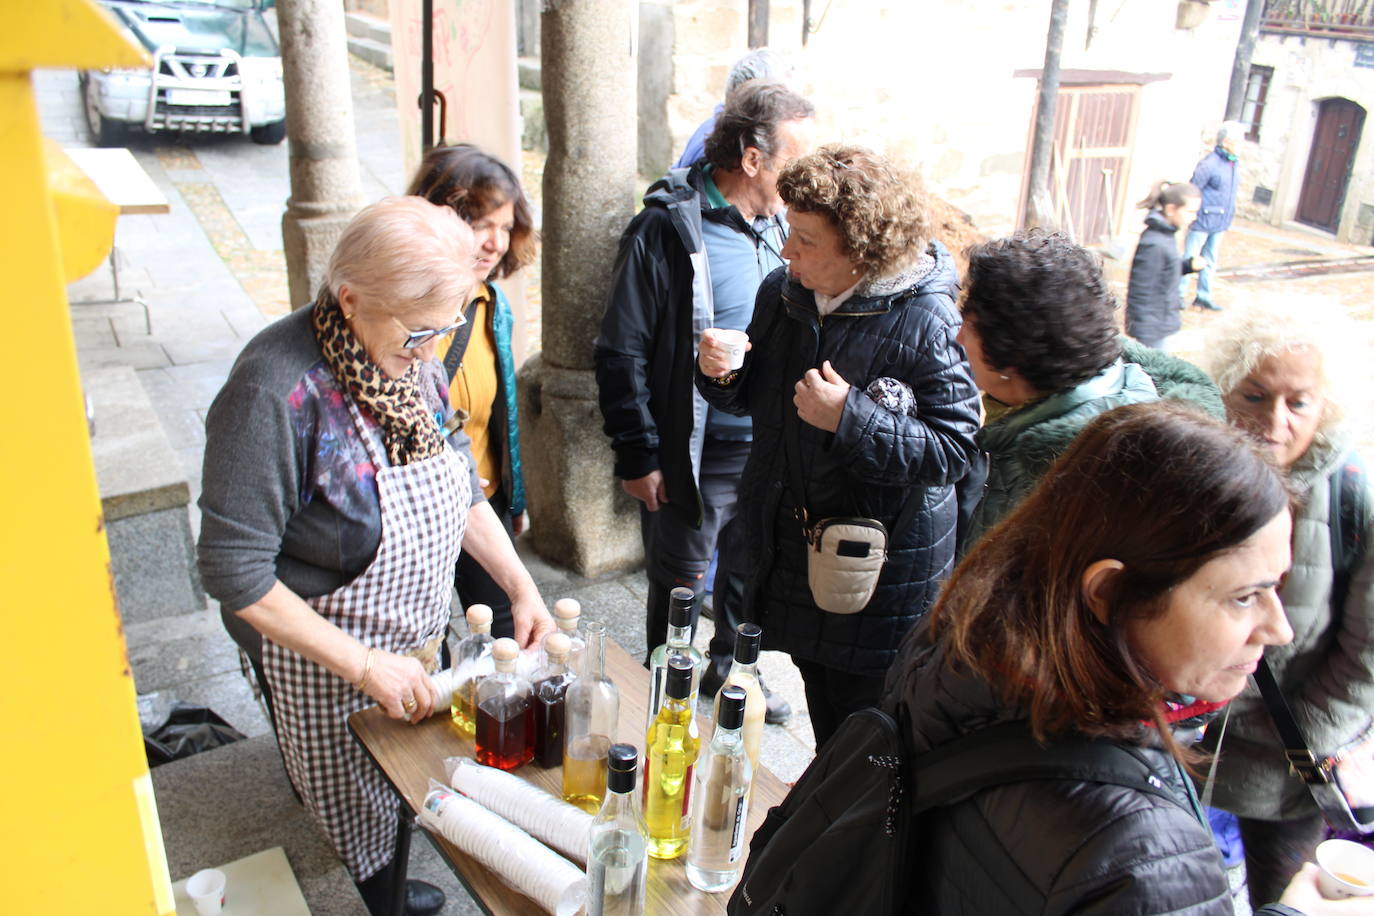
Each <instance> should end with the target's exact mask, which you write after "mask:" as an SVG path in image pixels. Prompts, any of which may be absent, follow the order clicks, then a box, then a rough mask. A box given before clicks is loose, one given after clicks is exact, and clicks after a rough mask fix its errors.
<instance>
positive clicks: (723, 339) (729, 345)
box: [713, 328, 749, 372]
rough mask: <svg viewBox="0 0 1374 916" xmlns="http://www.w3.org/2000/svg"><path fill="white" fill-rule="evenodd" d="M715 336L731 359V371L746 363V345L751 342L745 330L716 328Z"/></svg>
mask: <svg viewBox="0 0 1374 916" xmlns="http://www.w3.org/2000/svg"><path fill="white" fill-rule="evenodd" d="M713 336H714V337H715V339H716V343H718V344H720V346H721V347H722V348H724V350H725V352H726V357H727V358H728V359H729V360H730V367H729V368H730V371H731V372H733V371H735V370H736V369H738V368H739V367H740V366H743V365H744V345H745V344H747V343H749V335H748V334H746V333H744V332H743V331H731V330H729V329H727V328H716V329H715V333H714V335H713Z"/></svg>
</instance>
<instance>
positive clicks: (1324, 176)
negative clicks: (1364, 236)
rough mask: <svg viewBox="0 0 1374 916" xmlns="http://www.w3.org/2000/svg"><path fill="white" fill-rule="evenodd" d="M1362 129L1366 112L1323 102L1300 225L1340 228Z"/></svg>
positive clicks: (1305, 178)
mask: <svg viewBox="0 0 1374 916" xmlns="http://www.w3.org/2000/svg"><path fill="white" fill-rule="evenodd" d="M1363 128H1364V109H1363V108H1361V107H1360V106H1359V105H1356V104H1355V103H1354V102H1352V101H1350V100H1349V99H1326V100H1324V101H1323V102H1322V103H1321V106H1320V108H1319V109H1318V114H1317V129H1316V132H1314V133H1313V135H1312V151H1311V152H1310V153H1309V154H1308V156H1307V173H1306V175H1304V176H1303V179H1302V196H1301V197H1299V198H1298V213H1297V219H1298V222H1300V223H1307V224H1308V225H1309V226H1316V227H1318V228H1320V229H1326V230H1328V231H1331V232H1335V231H1336V229H1337V228H1338V227H1339V226H1340V222H1341V205H1342V204H1344V203H1345V189H1346V186H1347V185H1348V184H1349V183H1350V170H1351V168H1353V166H1354V164H1355V149H1356V147H1358V146H1359V144H1360V131H1361V130H1362V129H1363Z"/></svg>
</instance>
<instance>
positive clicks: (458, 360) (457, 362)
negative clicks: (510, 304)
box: [444, 296, 496, 384]
mask: <svg viewBox="0 0 1374 916" xmlns="http://www.w3.org/2000/svg"><path fill="white" fill-rule="evenodd" d="M492 308H493V309H495V308H496V297H495V296H493V297H492ZM476 315H477V300H476V299H473V300H472V301H471V302H469V303H468V307H467V308H465V309H463V324H462V326H461V327H460V328H458V330H456V331H454V332H453V340H452V341H451V342H450V343H449V345H448V352H447V353H445V354H444V374H445V376H447V378H448V381H449V384H453V377H454V376H456V375H457V374H458V367H459V366H461V365H462V364H463V355H464V354H465V353H467V351H468V340H469V339H470V338H471V337H472V322H473V319H474V318H475V317H476Z"/></svg>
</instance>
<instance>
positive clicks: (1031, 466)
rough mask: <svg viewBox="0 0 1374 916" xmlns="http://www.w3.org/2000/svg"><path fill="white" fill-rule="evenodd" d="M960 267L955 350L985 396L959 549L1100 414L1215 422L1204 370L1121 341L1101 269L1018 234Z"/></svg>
mask: <svg viewBox="0 0 1374 916" xmlns="http://www.w3.org/2000/svg"><path fill="white" fill-rule="evenodd" d="M968 258H969V267H968V279H967V282H966V284H965V292H964V304H963V312H964V325H963V328H962V330H960V332H959V342H960V343H961V344H963V345H964V348H965V349H966V350H967V351H968V359H969V363H970V365H972V367H973V377H974V378H975V379H976V380H977V382H978V387H979V388H980V389H982V391H983V394H984V398H983V404H984V407H985V409H986V420H985V425H984V427H983V428H982V429H980V430H979V431H978V445H979V447H980V448H981V449H982V450H983V451H984V452H985V453H986V454H987V461H988V469H987V483H986V485H985V489H984V492H983V496H982V500H981V502H979V503H978V505H977V507H976V508H975V509H974V510H973V514H972V519H971V521H970V523H969V528H968V531H967V532H963V531H961V532H960V537H961V541H962V546H963V547H967V546H968V545H970V544H972V543H973V542H974V541H976V540H978V538H980V537H981V536H982V535H983V533H985V532H986V531H987V530H988V529H989V528H991V527H992V526H993V525H995V524H996V523H997V522H998V521H999V520H1000V519H1001V518H1002V517H1003V516H1004V515H1006V514H1007V512H1008V511H1010V510H1011V509H1012V508H1013V507H1014V506H1015V505H1016V504H1017V503H1019V502H1020V501H1021V499H1022V498H1023V497H1024V496H1025V495H1026V494H1027V493H1029V492H1030V490H1031V488H1032V487H1033V486H1034V485H1035V481H1036V480H1037V479H1038V478H1039V476H1040V474H1041V473H1042V472H1043V471H1044V470H1045V468H1047V467H1049V465H1050V464H1051V463H1052V462H1053V461H1054V459H1055V458H1057V457H1059V455H1060V454H1062V453H1063V451H1064V450H1065V449H1066V448H1068V446H1069V443H1070V442H1072V441H1073V438H1074V437H1075V436H1076V435H1078V433H1079V431H1080V430H1082V429H1083V427H1084V426H1086V425H1087V424H1088V421H1089V420H1091V419H1092V418H1093V417H1095V416H1097V415H1098V414H1100V413H1102V412H1104V411H1107V410H1111V409H1112V408H1113V407H1120V406H1122V405H1124V404H1136V403H1140V402H1143V401H1153V400H1156V399H1157V398H1159V397H1174V398H1181V399H1184V400H1189V401H1193V402H1195V403H1196V404H1197V405H1198V406H1201V407H1203V408H1205V409H1206V410H1208V411H1209V412H1210V413H1212V414H1214V415H1215V416H1217V417H1220V416H1222V408H1221V399H1220V397H1219V396H1218V394H1217V391H1216V387H1215V386H1214V385H1212V384H1211V382H1209V381H1208V380H1207V376H1206V375H1205V374H1204V373H1203V372H1202V370H1200V369H1198V368H1197V367H1196V366H1193V365H1192V364H1190V363H1186V362H1184V361H1183V360H1180V359H1176V358H1174V357H1171V356H1168V355H1167V354H1164V353H1161V352H1159V351H1157V350H1151V349H1149V348H1148V347H1144V346H1141V345H1139V344H1136V343H1134V342H1130V341H1123V340H1122V339H1121V337H1120V336H1119V332H1118V329H1117V322H1116V310H1117V302H1116V299H1115V298H1114V297H1113V296H1112V293H1111V291H1110V290H1109V289H1108V288H1107V281H1106V280H1105V279H1104V278H1103V276H1102V266H1101V263H1100V262H1099V261H1098V259H1097V256H1096V255H1094V254H1092V253H1091V252H1089V251H1087V250H1086V249H1084V248H1082V247H1080V246H1078V245H1075V244H1074V243H1073V242H1072V241H1071V240H1070V239H1069V238H1068V236H1065V235H1062V234H1060V233H1046V232H1042V231H1039V230H1030V231H1028V232H1018V233H1016V234H1015V235H1012V236H1010V237H1009V238H1004V239H998V240H996V241H992V242H985V243H983V244H980V245H974V246H972V247H971V248H969V250H968Z"/></svg>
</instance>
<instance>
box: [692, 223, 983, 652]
mask: <svg viewBox="0 0 1374 916" xmlns="http://www.w3.org/2000/svg"><path fill="white" fill-rule="evenodd" d="M931 254H932V255H933V256H934V257H935V261H936V263H935V268H934V270H933V271H931V272H930V273H929V274H927V275H926V277H925V278H924V279H921V280H919V281H916V282H915V283H914V284H913V285H911V286H909V287H908V288H905V289H897V290H896V291H894V292H891V293H887V294H882V295H856V296H854V297H853V298H851V299H849V300H848V301H846V302H845V303H844V304H843V305H841V306H840V307H839V309H837V310H836V311H835V312H834V313H833V314H831V315H829V316H827V317H825V318H824V319H821V318H820V316H819V315H818V313H817V311H816V303H815V298H814V297H813V296H812V294H811V292H810V291H809V290H807V289H805V288H804V287H802V286H801V285H800V284H799V283H797V282H796V281H794V280H790V279H789V278H788V277H787V274H786V271H785V270H784V269H781V268H780V269H779V270H777V271H775V272H774V273H772V274H771V275H770V276H769V277H768V278H767V279H766V280H765V281H764V282H763V285H762V286H761V287H760V288H759V294H758V299H757V301H756V303H755V305H754V319H753V322H752V323H751V324H750V326H749V338H750V340H751V341H752V342H753V349H752V350H750V351H749V352H748V353H747V354H746V355H745V362H744V367H743V369H742V370H741V372H740V374H739V376H738V378H737V379H736V380H735V381H734V382H733V383H732V384H730V385H728V386H721V385H717V384H715V383H714V382H713V381H712V380H710V379H708V378H707V377H706V376H704V375H702V374H701V372H700V370H699V369H698V370H697V385H698V388H699V390H700V391H701V393H702V395H703V396H704V397H705V398H706V399H707V400H708V401H710V402H711V403H712V404H714V405H715V406H717V407H719V408H721V409H723V410H727V411H730V412H732V413H737V414H747V415H749V416H750V417H752V418H753V422H754V448H753V451H752V453H751V454H750V457H749V463H748V465H747V466H746V467H745V469H744V477H743V480H742V482H741V487H740V499H741V504H740V510H739V511H740V515H741V517H742V518H743V520H744V524H745V532H746V538H745V542H746V544H747V549H748V550H749V551H750V553H749V556H748V558H747V560H748V565H747V566H746V567H745V568H746V569H747V570H749V576H750V581H749V586H748V591H747V596H746V607H747V613H749V615H750V617H751V619H753V620H756V621H757V622H758V623H759V625H760V626H762V627H763V642H764V647H765V648H769V649H779V650H782V651H784V652H788V653H790V654H792V655H793V656H796V657H798V658H801V659H805V660H807V661H812V662H816V663H819V664H822V665H825V666H827V667H831V668H836V669H839V670H842V671H851V672H855V673H863V674H868V675H875V674H881V673H882V672H883V671H885V670H886V669H887V666H888V665H889V664H891V663H892V660H893V659H894V658H895V657H896V653H897V647H898V644H899V643H900V642H901V639H902V637H903V636H904V635H905V634H906V632H907V631H908V630H909V629H910V628H911V626H912V625H913V624H914V623H915V622H916V620H917V619H919V617H920V616H921V615H922V614H924V613H925V611H926V610H927V609H928V608H929V606H930V605H931V603H932V602H933V601H934V599H935V594H936V592H937V590H938V589H939V587H940V584H941V582H942V581H943V580H944V579H945V577H946V576H948V574H949V572H950V569H951V568H952V564H953V560H954V541H955V531H954V529H955V521H956V512H957V507H956V504H955V498H954V483H955V482H956V481H958V480H959V479H960V478H961V477H963V476H964V473H965V472H966V471H967V469H968V466H969V460H970V456H971V455H972V454H973V452H974V444H973V434H974V431H975V430H976V429H977V428H978V401H977V390H976V388H975V386H974V384H973V378H972V376H971V374H970V372H969V367H968V362H967V360H966V359H965V356H964V351H963V348H962V347H960V346H959V345H958V344H957V343H956V342H955V340H954V337H955V334H957V333H958V331H959V324H960V321H959V313H958V312H957V311H956V310H955V308H954V295H955V293H956V292H957V290H958V277H957V275H956V273H955V270H954V265H953V262H952V261H951V259H950V256H949V253H948V252H947V251H945V249H944V247H943V246H941V245H940V244H939V243H938V242H933V243H932V244H931ZM824 360H830V362H831V364H832V365H833V366H834V367H835V370H836V371H837V372H838V373H839V374H840V375H841V376H842V377H843V378H844V379H845V381H847V382H849V384H850V385H851V389H850V391H849V397H848V400H847V401H846V403H845V408H844V416H843V417H842V419H841V420H840V426H839V429H838V430H837V431H836V432H835V433H828V432H824V431H822V430H820V429H817V428H816V427H814V426H811V425H810V424H807V423H804V422H801V421H799V420H797V415H796V407H795V406H794V405H793V403H792V397H793V393H794V392H793V386H794V385H795V384H796V382H797V380H798V379H800V378H801V376H802V375H803V374H804V373H805V371H806V370H807V369H809V368H812V367H819V366H820V365H821V363H822V362H823V361H824ZM882 377H886V378H894V379H897V380H899V381H901V382H903V383H904V384H905V385H907V386H909V387H910V389H911V390H912V391H913V392H914V394H915V401H916V407H915V416H910V415H898V414H896V413H894V412H892V411H890V410H888V409H886V408H883V407H880V406H878V404H877V403H876V402H875V401H874V400H873V399H872V398H870V397H869V396H868V395H867V394H866V393H865V391H864V389H865V388H867V387H868V385H869V384H870V383H871V382H872V381H874V380H875V379H878V378H882ZM784 416H787V417H790V418H791V421H794V422H798V423H800V462H799V463H800V465H801V471H802V474H803V477H804V482H805V490H806V493H805V502H806V506H807V508H808V509H809V510H810V514H811V517H812V518H813V519H815V518H827V517H831V516H864V517H869V518H876V519H879V520H880V521H882V522H883V524H884V525H886V526H887V527H888V530H889V532H890V534H889V544H888V547H889V554H888V562H887V565H886V566H885V567H884V568H883V572H882V577H881V578H880V579H879V583H878V589H877V591H876V592H875V593H874V595H873V598H872V600H871V601H870V602H869V604H868V606H867V607H866V608H865V609H864V610H863V611H862V612H860V613H858V614H850V615H837V614H830V613H827V612H825V611H822V610H821V609H819V608H818V607H816V605H815V603H814V602H813V601H812V598H811V590H810V587H809V586H808V584H807V577H806V542H805V540H804V539H803V537H802V533H801V527H800V525H799V524H798V523H797V521H796V518H795V515H794V507H795V506H797V505H799V504H800V503H801V499H800V498H799V496H798V494H796V493H794V492H793V489H794V487H793V483H792V479H793V478H792V475H791V471H790V470H789V467H788V464H787V455H786V449H785V447H784V441H783V435H784V426H783V420H784ZM913 493H914V494H915V495H916V498H917V499H919V500H920V501H921V502H920V508H919V511H918V512H917V513H916V516H915V520H914V522H913V523H912V524H911V525H910V526H909V527H908V528H907V529H906V530H905V531H897V532H892V530H891V529H892V527H893V526H894V524H895V522H896V520H897V517H898V515H899V514H900V513H901V509H902V506H903V504H904V503H905V501H906V499H907V497H908V496H909V495H911V494H913Z"/></svg>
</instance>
